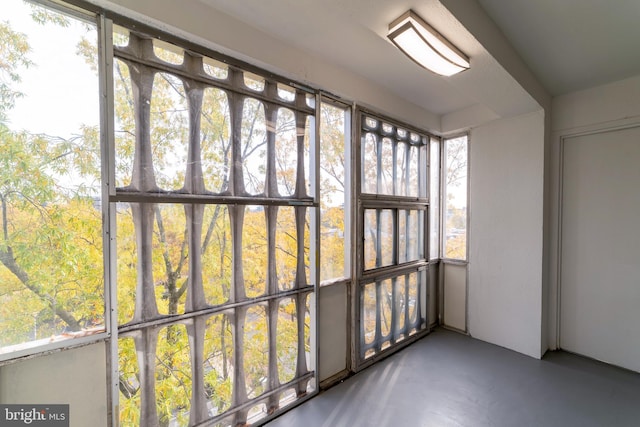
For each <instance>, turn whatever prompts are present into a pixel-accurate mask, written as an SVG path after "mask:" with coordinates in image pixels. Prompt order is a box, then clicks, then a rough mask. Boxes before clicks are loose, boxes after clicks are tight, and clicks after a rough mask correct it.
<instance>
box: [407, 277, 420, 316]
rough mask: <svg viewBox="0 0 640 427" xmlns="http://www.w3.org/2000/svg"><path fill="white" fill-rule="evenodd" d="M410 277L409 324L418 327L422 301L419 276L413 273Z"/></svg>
mask: <svg viewBox="0 0 640 427" xmlns="http://www.w3.org/2000/svg"><path fill="white" fill-rule="evenodd" d="M408 276H409V323H410V324H411V325H412V327H415V326H418V325H416V322H417V320H418V319H417V317H416V316H417V313H418V310H420V301H418V286H419V285H420V283H419V282H418V274H417V273H411V274H409V275H408Z"/></svg>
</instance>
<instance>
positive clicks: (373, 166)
mask: <svg viewBox="0 0 640 427" xmlns="http://www.w3.org/2000/svg"><path fill="white" fill-rule="evenodd" d="M363 139H364V141H363V142H362V192H363V193H370V194H375V193H377V192H378V143H377V139H376V136H375V135H374V134H372V133H367V134H365V135H364V137H363Z"/></svg>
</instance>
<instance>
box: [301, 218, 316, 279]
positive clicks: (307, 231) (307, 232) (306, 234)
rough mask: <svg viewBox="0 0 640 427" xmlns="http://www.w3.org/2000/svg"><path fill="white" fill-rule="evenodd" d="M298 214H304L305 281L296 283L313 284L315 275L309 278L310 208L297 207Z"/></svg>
mask: <svg viewBox="0 0 640 427" xmlns="http://www.w3.org/2000/svg"><path fill="white" fill-rule="evenodd" d="M297 214H298V215H303V216H304V230H303V233H304V239H303V246H302V249H303V253H304V278H305V280H306V281H305V283H298V286H299V287H301V286H306V285H313V284H315V281H316V280H315V277H314V278H313V280H311V209H307V208H298V210H297Z"/></svg>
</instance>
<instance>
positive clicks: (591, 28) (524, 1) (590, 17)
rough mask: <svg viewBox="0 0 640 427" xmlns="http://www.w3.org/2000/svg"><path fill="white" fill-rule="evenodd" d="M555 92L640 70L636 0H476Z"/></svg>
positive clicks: (639, 3)
mask: <svg viewBox="0 0 640 427" xmlns="http://www.w3.org/2000/svg"><path fill="white" fill-rule="evenodd" d="M478 2H479V3H480V4H481V5H482V7H483V8H484V9H485V11H486V12H487V13H488V14H489V15H490V16H491V18H492V19H493V20H494V22H495V23H496V24H497V25H498V27H500V29H501V30H502V32H503V33H504V34H505V35H506V37H507V38H508V39H509V41H510V42H511V44H512V45H513V46H514V47H515V49H516V50H517V51H518V52H519V53H520V56H521V57H522V59H524V61H525V62H526V63H527V65H528V66H529V68H530V69H531V71H533V72H534V74H535V75H536V76H537V77H538V79H539V80H540V82H541V83H542V84H543V85H544V86H545V87H546V88H547V90H548V91H549V92H550V93H551V94H552V95H561V94H566V93H569V92H575V91H577V90H581V89H586V88H589V87H593V86H598V85H601V84H604V83H609V82H613V81H617V80H622V79H624V78H627V77H631V76H634V75H638V74H640V54H638V44H639V43H640V25H639V24H638V23H639V22H640V1H638V0H614V1H602V0H561V1H558V0H535V1H531V0H478Z"/></svg>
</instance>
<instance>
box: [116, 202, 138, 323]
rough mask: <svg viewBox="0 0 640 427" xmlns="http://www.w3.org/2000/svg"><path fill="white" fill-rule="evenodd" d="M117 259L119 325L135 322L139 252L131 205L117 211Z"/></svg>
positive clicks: (120, 207) (123, 205)
mask: <svg viewBox="0 0 640 427" xmlns="http://www.w3.org/2000/svg"><path fill="white" fill-rule="evenodd" d="M116 242H117V248H116V259H117V276H116V277H117V279H118V281H117V284H116V291H117V300H118V325H124V324H125V323H128V322H130V321H132V320H133V314H134V311H135V304H136V299H137V298H138V296H137V295H136V282H137V277H138V272H137V265H138V251H137V248H136V232H135V228H134V226H133V213H132V211H131V207H130V205H129V203H119V204H118V206H117V209H116Z"/></svg>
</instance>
